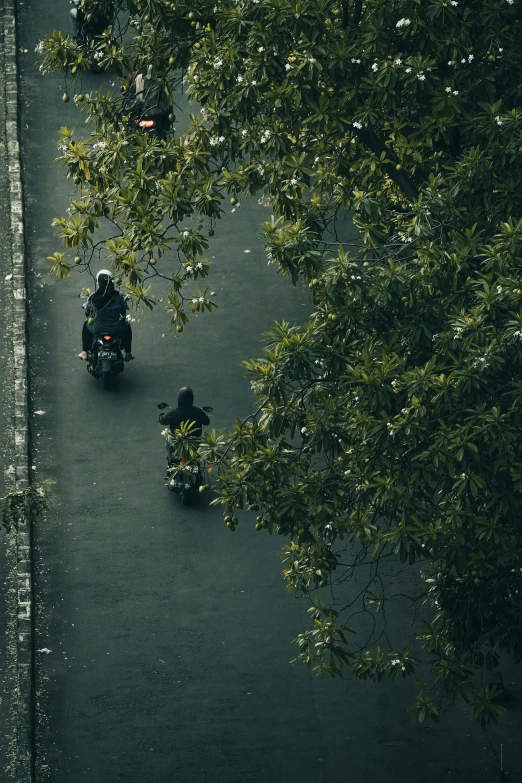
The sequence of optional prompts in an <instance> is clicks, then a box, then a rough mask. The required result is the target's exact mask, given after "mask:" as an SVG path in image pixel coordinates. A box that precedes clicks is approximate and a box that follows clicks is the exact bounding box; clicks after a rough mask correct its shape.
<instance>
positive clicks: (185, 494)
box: [181, 489, 192, 506]
mask: <svg viewBox="0 0 522 783" xmlns="http://www.w3.org/2000/svg"><path fill="white" fill-rule="evenodd" d="M181 502H182V503H183V505H184V506H191V505H192V489H184V490H183V491H182V493H181Z"/></svg>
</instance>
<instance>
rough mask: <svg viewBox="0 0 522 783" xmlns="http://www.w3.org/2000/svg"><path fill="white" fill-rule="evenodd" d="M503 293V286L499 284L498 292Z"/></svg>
mask: <svg viewBox="0 0 522 783" xmlns="http://www.w3.org/2000/svg"><path fill="white" fill-rule="evenodd" d="M501 293H502V286H501V285H497V294H501Z"/></svg>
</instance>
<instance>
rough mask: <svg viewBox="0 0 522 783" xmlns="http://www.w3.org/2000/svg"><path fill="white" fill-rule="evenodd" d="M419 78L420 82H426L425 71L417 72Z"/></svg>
mask: <svg viewBox="0 0 522 783" xmlns="http://www.w3.org/2000/svg"><path fill="white" fill-rule="evenodd" d="M417 79H418V80H419V81H420V82H425V81H426V77H425V76H424V74H423V73H418V74H417Z"/></svg>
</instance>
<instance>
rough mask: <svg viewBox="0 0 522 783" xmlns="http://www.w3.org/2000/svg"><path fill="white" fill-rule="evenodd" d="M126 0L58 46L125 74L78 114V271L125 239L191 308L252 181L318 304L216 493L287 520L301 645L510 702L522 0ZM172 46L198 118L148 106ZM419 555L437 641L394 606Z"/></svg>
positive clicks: (258, 384)
mask: <svg viewBox="0 0 522 783" xmlns="http://www.w3.org/2000/svg"><path fill="white" fill-rule="evenodd" d="M84 2H85V7H86V10H87V11H89V10H92V9H95V8H100V7H104V6H105V7H107V5H108V4H107V3H104V2H102V1H101V0H84ZM214 2H215V5H214ZM116 7H117V10H118V11H119V16H118V20H119V21H118V22H117V23H116V22H115V23H114V24H113V26H112V28H109V29H108V30H107V31H106V32H105V33H104V35H103V37H102V38H101V39H99V40H98V41H95V42H94V43H93V44H92V45H91V47H90V48H85V47H82V46H80V45H79V44H77V43H76V42H74V41H72V40H71V39H70V38H67V37H65V36H64V35H63V34H62V33H59V32H55V33H53V35H52V36H50V37H49V38H48V39H47V40H46V41H43V42H42V44H40V49H41V52H42V69H43V70H44V71H49V70H54V69H62V70H64V71H65V73H66V74H67V78H68V79H69V80H74V79H75V78H76V76H77V74H78V73H79V72H80V71H81V69H82V68H85V67H91V66H92V65H93V64H96V65H97V66H98V67H103V68H107V69H108V70H110V71H111V72H114V73H117V74H119V75H120V76H121V80H122V84H123V87H124V92H123V93H122V94H120V93H115V92H112V93H111V92H110V93H107V94H103V93H102V92H97V93H94V92H91V93H90V94H88V95H81V94H79V95H77V96H75V99H76V102H77V103H78V104H79V106H80V107H81V108H82V109H83V110H84V111H85V112H86V113H87V119H88V123H89V124H88V128H89V133H88V135H87V136H84V137H83V138H80V137H79V136H77V135H76V133H74V134H73V133H72V132H71V131H70V130H69V129H63V130H62V142H61V146H62V151H61V155H60V158H59V160H60V161H61V162H62V163H63V164H65V166H66V167H67V169H68V172H69V176H70V177H72V178H73V180H74V182H75V183H76V184H77V185H78V194H77V196H76V198H75V199H73V201H72V203H71V210H70V212H69V214H68V216H67V217H65V218H61V219H57V220H56V225H57V227H58V230H59V234H60V236H61V237H62V239H63V241H64V243H65V252H64V253H56V254H55V256H53V269H54V271H55V272H56V273H57V274H58V275H59V276H66V275H68V274H69V272H70V271H71V269H72V268H73V266H74V261H73V260H72V258H71V256H72V254H74V253H78V256H77V258H76V262H77V263H78V266H79V268H80V269H82V268H84V267H85V266H88V265H89V263H90V261H91V259H92V257H93V253H94V252H95V251H97V250H99V249H100V247H101V248H102V249H103V252H104V254H105V257H106V260H107V262H108V263H109V264H110V265H111V266H112V268H113V269H114V270H115V272H116V274H117V275H118V276H119V277H120V278H121V280H122V284H123V285H124V286H125V287H126V290H127V291H128V292H129V293H130V294H131V296H132V297H133V298H134V300H135V303H136V304H137V305H138V306H140V305H143V304H144V305H146V306H149V307H152V306H153V304H154V299H153V297H152V296H151V295H150V292H149V284H150V280H151V279H152V278H153V277H157V276H162V277H163V278H165V285H166V286H168V288H169V294H168V297H169V308H168V309H169V310H170V315H171V318H172V324H173V325H174V326H177V327H178V328H179V327H181V326H182V325H183V324H185V323H186V322H187V321H188V318H189V314H190V311H192V312H195V311H202V310H205V309H206V310H212V308H213V307H214V302H213V300H212V296H211V293H210V289H209V288H201V289H199V291H198V292H197V294H194V293H192V294H189V293H187V291H190V290H191V287H192V288H193V286H194V281H200V280H202V279H203V278H205V277H206V276H207V275H208V274H210V273H211V267H210V262H209V260H208V259H206V258H205V257H204V256H205V251H206V250H207V248H208V246H209V241H210V238H211V236H212V235H213V233H214V230H215V227H216V223H217V222H218V220H219V218H220V216H221V215H222V214H223V211H224V209H225V208H228V207H227V204H228V201H229V199H231V200H232V204H233V205H234V204H235V201H236V199H239V198H240V197H246V196H248V195H251V196H252V195H256V197H258V198H262V199H263V200H264V203H266V204H267V205H269V206H270V207H271V209H272V212H273V217H272V218H271V219H270V220H269V221H268V222H267V223H266V224H265V225H264V226H263V227H262V229H263V233H264V236H265V239H266V249H267V253H268V257H269V260H270V261H271V263H273V264H274V265H277V266H278V267H279V268H280V269H281V270H282V272H283V273H284V274H286V275H288V276H289V277H290V278H291V280H292V281H293V282H294V283H296V282H297V281H299V280H301V281H303V280H304V281H307V282H308V284H309V286H310V289H311V296H312V299H313V303H314V312H313V314H312V315H311V317H310V318H309V320H308V321H307V322H306V323H304V324H301V325H292V324H289V323H286V322H283V323H278V324H275V325H274V327H273V329H272V331H271V332H270V334H269V335H267V336H266V341H267V347H266V350H265V354H264V356H263V357H262V358H259V359H255V360H252V361H247V362H245V366H246V368H247V370H248V372H249V374H250V376H251V379H252V388H253V391H254V394H255V396H256V398H257V401H258V404H259V407H258V410H257V412H256V414H255V415H253V416H252V417H249V418H248V419H247V420H245V421H238V422H237V425H236V428H235V431H234V432H233V433H231V434H230V435H229V436H228V439H226V446H223V439H222V437H221V435H220V436H219V437H216V436H209V439H208V440H207V441H205V439H203V443H202V445H201V449H202V451H203V452H206V453H207V454H208V456H209V457H210V458H211V459H212V460H214V461H216V460H219V481H218V483H217V485H216V490H217V492H218V500H219V502H221V503H222V504H223V507H224V513H225V515H226V516H227V518H228V517H229V516H230V515H232V514H233V513H234V509H254V510H256V511H257V512H258V514H259V516H258V521H257V527H258V528H259V529H264V528H268V530H269V532H272V531H273V530H277V532H278V533H280V534H281V535H282V536H284V537H285V538H286V539H288V542H287V543H286V545H285V548H284V562H285V566H284V575H285V578H286V580H287V583H288V586H289V587H290V588H292V589H296V590H298V591H301V592H302V593H304V594H305V595H306V596H308V597H309V598H310V600H311V602H312V605H311V616H312V623H311V627H310V628H309V629H308V630H305V631H304V632H303V634H301V635H300V636H299V638H298V640H297V642H298V645H299V652H298V655H297V659H299V660H303V661H305V662H306V663H308V664H309V665H310V666H312V667H313V668H314V670H315V671H316V672H317V673H318V674H324V673H329V674H332V675H334V676H335V675H341V674H342V672H343V670H345V669H349V670H350V671H352V672H354V673H355V674H356V675H357V676H358V677H360V678H363V679H370V680H380V679H382V678H383V677H388V676H389V677H392V678H395V677H399V676H400V677H407V676H410V675H414V674H416V676H417V677H419V678H420V679H418V685H419V691H418V695H417V698H416V700H415V703H414V705H413V708H414V710H415V714H416V716H417V718H418V719H419V720H421V721H422V720H424V719H425V718H426V717H431V718H435V719H436V717H437V714H438V704H439V701H438V699H439V696H438V694H442V693H447V694H449V695H450V697H451V698H452V699H454V700H459V699H464V700H465V701H466V702H468V703H469V704H471V706H472V708H473V711H474V714H475V715H476V717H477V719H478V720H479V721H480V722H481V723H482V724H486V723H488V722H489V721H490V720H495V721H496V720H497V718H498V716H499V714H500V712H501V709H502V708H501V707H500V706H499V704H498V695H499V694H498V689H497V688H496V687H495V686H491V687H490V686H488V674H487V673H488V671H490V672H491V671H493V670H496V669H497V667H498V664H499V658H500V656H501V654H503V653H504V654H508V655H509V656H510V657H512V658H514V659H515V660H516V661H517V662H518V661H519V660H520V658H521V656H522V596H521V576H522V543H521V533H522V523H521V513H522V495H521V492H522V450H521V445H520V443H521V435H522V419H521V415H522V414H521V402H522V281H521V261H520V253H521V249H522V214H521V208H522V185H521V182H522V105H521V95H522V51H521V48H520V40H521V37H522V6H521V3H520V2H519V0H466V2H457V0H423V2H422V3H421V2H420V0H396V2H393V3H392V2H389V0H371V1H370V0H298V1H297V2H296V0H237V2H236V0H213V2H212V3H209V2H204V1H203V0H192V1H191V2H190V3H188V2H185V1H183V0H182V2H163V0H143V1H142V0H140V1H137V2H133V1H132V0H121V1H120V0H118V2H117V3H116ZM148 69H150V71H149V73H150V74H151V77H152V79H153V81H154V84H155V89H156V90H157V93H158V95H159V96H160V99H161V100H162V101H163V102H168V101H170V100H171V99H172V98H173V99H174V101H175V95H176V90H178V89H179V88H180V86H181V84H182V82H183V81H184V82H185V84H186V86H187V89H188V90H189V91H190V96H191V98H192V99H193V100H194V102H195V103H197V104H198V106H196V107H195V113H194V114H193V115H191V121H190V123H189V126H188V128H187V129H186V130H185V132H184V133H183V134H176V133H173V134H172V136H171V137H170V138H168V139H167V140H164V141H159V140H157V139H154V138H152V137H150V136H147V135H144V134H142V133H140V132H139V131H137V130H136V129H135V128H133V127H132V125H131V124H130V122H129V116H128V110H127V104H126V96H127V95H128V92H129V90H131V86H130V81H129V73H130V72H131V71H132V70H139V71H140V70H141V71H146V70H148ZM352 221H353V222H354V223H355V225H356V227H357V229H358V238H357V239H355V240H351V241H348V242H346V241H343V237H345V235H346V226H347V225H351V223H352ZM102 224H105V225H106V226H112V227H113V228H114V231H113V234H112V236H111V238H110V239H106V238H104V237H106V236H107V231H106V229H104V231H105V233H104V234H103V236H102V238H99V235H98V229H99V228H100V226H101V225H102ZM334 237H340V239H339V241H337V240H336V241H335V242H332V239H333V238H334ZM156 262H157V263H156ZM217 443H219V445H220V448H219V449H218V448H217V446H216V444H217ZM219 455H220V456H219ZM229 521H230V520H229ZM233 526H234V525H233V524H232V527H233ZM398 562H400V563H402V564H404V566H406V565H408V566H410V569H409V571H410V572H411V574H412V575H413V577H414V580H413V581H415V582H418V586H416V587H415V589H414V590H412V591H411V592H410V593H409V596H410V598H409V599H407V600H411V602H412V603H417V604H418V605H419V615H418V621H417V623H416V624H415V626H414V627H413V628H412V631H411V638H404V635H403V634H402V635H401V638H398V639H397V638H395V637H394V634H393V632H392V630H391V625H392V620H393V611H392V610H390V609H389V608H388V607H389V606H390V602H391V603H392V605H393V599H394V596H396V594H397V591H398V588H397V584H400V583H401V581H400V578H399V579H398V577H397V574H399V577H400V574H401V573H403V572H405V571H406V569H405V568H402V569H397V567H395V568H393V567H391V566H390V563H398ZM405 578H410V579H411V577H405ZM326 587H332V588H333V590H331V591H330V590H328V591H327V590H325V588H326ZM399 592H401V590H400V589H399ZM332 596H333V597H332ZM405 600H406V599H405ZM421 605H422V608H420V607H421ZM368 617H371V620H370V631H369V632H368V622H367V620H368ZM361 618H362V619H361ZM420 664H427V668H425V667H423V668H422V669H420V671H419V666H420Z"/></svg>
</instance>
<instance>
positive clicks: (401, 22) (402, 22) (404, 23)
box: [395, 17, 411, 27]
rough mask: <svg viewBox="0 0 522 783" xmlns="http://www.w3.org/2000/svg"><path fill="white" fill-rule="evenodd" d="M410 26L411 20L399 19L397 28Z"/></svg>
mask: <svg viewBox="0 0 522 783" xmlns="http://www.w3.org/2000/svg"><path fill="white" fill-rule="evenodd" d="M409 24H411V19H406V17H403V18H402V19H399V21H398V22H397V24H396V25H395V27H407V26H408V25H409Z"/></svg>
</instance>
